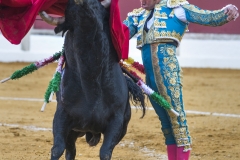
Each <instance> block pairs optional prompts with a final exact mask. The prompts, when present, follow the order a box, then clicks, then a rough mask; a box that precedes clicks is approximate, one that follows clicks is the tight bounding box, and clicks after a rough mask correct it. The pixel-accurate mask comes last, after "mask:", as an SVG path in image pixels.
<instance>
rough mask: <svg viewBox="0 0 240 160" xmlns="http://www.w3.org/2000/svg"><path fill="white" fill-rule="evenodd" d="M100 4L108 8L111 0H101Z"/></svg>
mask: <svg viewBox="0 0 240 160" xmlns="http://www.w3.org/2000/svg"><path fill="white" fill-rule="evenodd" d="M101 4H102V5H103V6H104V7H105V8H108V7H109V6H110V4H111V0H103V1H101Z"/></svg>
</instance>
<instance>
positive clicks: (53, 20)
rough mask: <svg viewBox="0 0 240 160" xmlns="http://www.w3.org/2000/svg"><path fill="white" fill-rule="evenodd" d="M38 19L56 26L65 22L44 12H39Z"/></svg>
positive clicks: (61, 18)
mask: <svg viewBox="0 0 240 160" xmlns="http://www.w3.org/2000/svg"><path fill="white" fill-rule="evenodd" d="M39 15H40V17H41V18H42V19H43V20H44V21H45V22H47V23H48V24H50V25H53V26H56V25H58V24H62V23H63V22H64V21H65V17H51V16H49V15H48V14H47V13H46V12H45V11H41V12H39Z"/></svg>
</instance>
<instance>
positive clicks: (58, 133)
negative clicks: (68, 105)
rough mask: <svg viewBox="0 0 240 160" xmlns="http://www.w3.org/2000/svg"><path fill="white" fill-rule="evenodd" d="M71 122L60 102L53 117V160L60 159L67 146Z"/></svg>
mask: <svg viewBox="0 0 240 160" xmlns="http://www.w3.org/2000/svg"><path fill="white" fill-rule="evenodd" d="M69 123H70V117H69V116H68V115H67V113H66V112H65V111H64V109H63V106H62V104H61V103H58V104H57V110H56V112H55V115H54V119H53V137H54V143H53V147H52V150H51V160H58V159H59V158H60V157H61V156H62V154H63V152H64V150H65V148H66V137H67V133H68V131H69V130H70V129H69Z"/></svg>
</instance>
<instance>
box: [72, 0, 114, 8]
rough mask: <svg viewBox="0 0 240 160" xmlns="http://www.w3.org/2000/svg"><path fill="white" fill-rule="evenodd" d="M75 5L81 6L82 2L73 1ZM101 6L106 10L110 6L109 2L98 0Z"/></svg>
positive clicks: (79, 0) (107, 0)
mask: <svg viewBox="0 0 240 160" xmlns="http://www.w3.org/2000/svg"><path fill="white" fill-rule="evenodd" d="M74 1H75V3H76V4H77V5H82V4H83V2H84V0H74ZM99 1H100V2H101V4H102V5H103V6H104V7H105V8H108V7H109V6H110V4H111V0H99Z"/></svg>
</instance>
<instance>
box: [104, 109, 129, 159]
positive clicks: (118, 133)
mask: <svg viewBox="0 0 240 160" xmlns="http://www.w3.org/2000/svg"><path fill="white" fill-rule="evenodd" d="M128 105H129V104H128ZM128 107H129V108H127V109H126V112H125V115H123V117H122V116H121V117H116V118H115V119H114V120H111V123H110V125H108V127H107V129H106V131H105V132H104V140H103V144H102V146H101V149H100V160H111V157H112V151H113V149H114V148H115V146H116V145H117V144H118V143H119V142H120V141H121V139H122V138H123V137H124V136H125V134H126V132H127V126H128V122H129V120H130V118H131V109H130V106H128Z"/></svg>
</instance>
